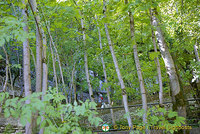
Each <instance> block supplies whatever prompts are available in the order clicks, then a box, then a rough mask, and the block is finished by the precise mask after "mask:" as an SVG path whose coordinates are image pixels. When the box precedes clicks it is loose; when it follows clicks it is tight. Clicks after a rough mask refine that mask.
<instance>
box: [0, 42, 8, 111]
mask: <svg viewBox="0 0 200 134" xmlns="http://www.w3.org/2000/svg"><path fill="white" fill-rule="evenodd" d="M3 51H4V53H5V55H6V79H5V82H4V85H3V92H5V91H6V89H7V85H8V77H9V76H8V66H9V59H8V55H7V53H6V49H5V48H4V46H3ZM3 103H4V102H1V104H0V113H1V112H2V105H3Z"/></svg>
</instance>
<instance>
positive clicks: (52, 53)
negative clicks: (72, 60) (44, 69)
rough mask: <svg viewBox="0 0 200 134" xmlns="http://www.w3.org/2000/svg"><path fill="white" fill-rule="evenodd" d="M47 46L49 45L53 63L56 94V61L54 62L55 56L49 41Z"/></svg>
mask: <svg viewBox="0 0 200 134" xmlns="http://www.w3.org/2000/svg"><path fill="white" fill-rule="evenodd" d="M49 44H50V45H49V46H50V50H51V57H52V62H53V74H54V80H55V84H56V90H57V93H58V79H57V74H56V61H55V56H54V52H53V48H52V44H51V41H50V42H49Z"/></svg>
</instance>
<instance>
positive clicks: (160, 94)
mask: <svg viewBox="0 0 200 134" xmlns="http://www.w3.org/2000/svg"><path fill="white" fill-rule="evenodd" d="M150 13H151V12H150ZM150 19H151V25H152V15H150ZM151 34H152V41H153V46H154V51H155V52H157V46H156V40H155V35H154V31H153V28H151ZM154 60H155V63H156V67H157V72H158V82H159V88H160V91H159V102H160V105H161V106H162V105H163V84H162V74H161V69H160V62H159V59H158V56H156V58H155V59H154Z"/></svg>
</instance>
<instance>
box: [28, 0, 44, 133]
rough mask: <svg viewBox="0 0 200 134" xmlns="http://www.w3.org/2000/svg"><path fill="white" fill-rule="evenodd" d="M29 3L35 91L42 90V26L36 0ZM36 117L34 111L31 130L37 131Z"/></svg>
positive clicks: (29, 0)
mask: <svg viewBox="0 0 200 134" xmlns="http://www.w3.org/2000/svg"><path fill="white" fill-rule="evenodd" d="M28 2H29V5H30V7H31V10H32V13H33V16H34V19H35V25H36V92H41V91H42V74H43V69H42V47H43V40H42V39H43V38H44V37H43V36H42V33H43V32H42V31H43V30H42V28H41V27H40V16H39V12H38V10H37V2H36V0H28ZM37 117H38V112H36V113H35V114H34V116H33V120H32V132H33V133H37V131H38V127H37V123H36V122H37Z"/></svg>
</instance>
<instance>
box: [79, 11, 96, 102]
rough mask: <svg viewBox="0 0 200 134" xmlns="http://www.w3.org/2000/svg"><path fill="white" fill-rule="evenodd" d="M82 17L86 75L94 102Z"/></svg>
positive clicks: (82, 25)
mask: <svg viewBox="0 0 200 134" xmlns="http://www.w3.org/2000/svg"><path fill="white" fill-rule="evenodd" d="M80 14H81V13H80ZM81 16H82V18H81V27H82V33H83V44H84V62H85V75H86V79H87V84H88V88H89V94H90V99H91V101H94V96H93V91H92V86H91V82H90V75H89V70H88V58H87V49H86V48H87V46H86V36H85V26H84V19H83V15H82V14H81Z"/></svg>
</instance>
